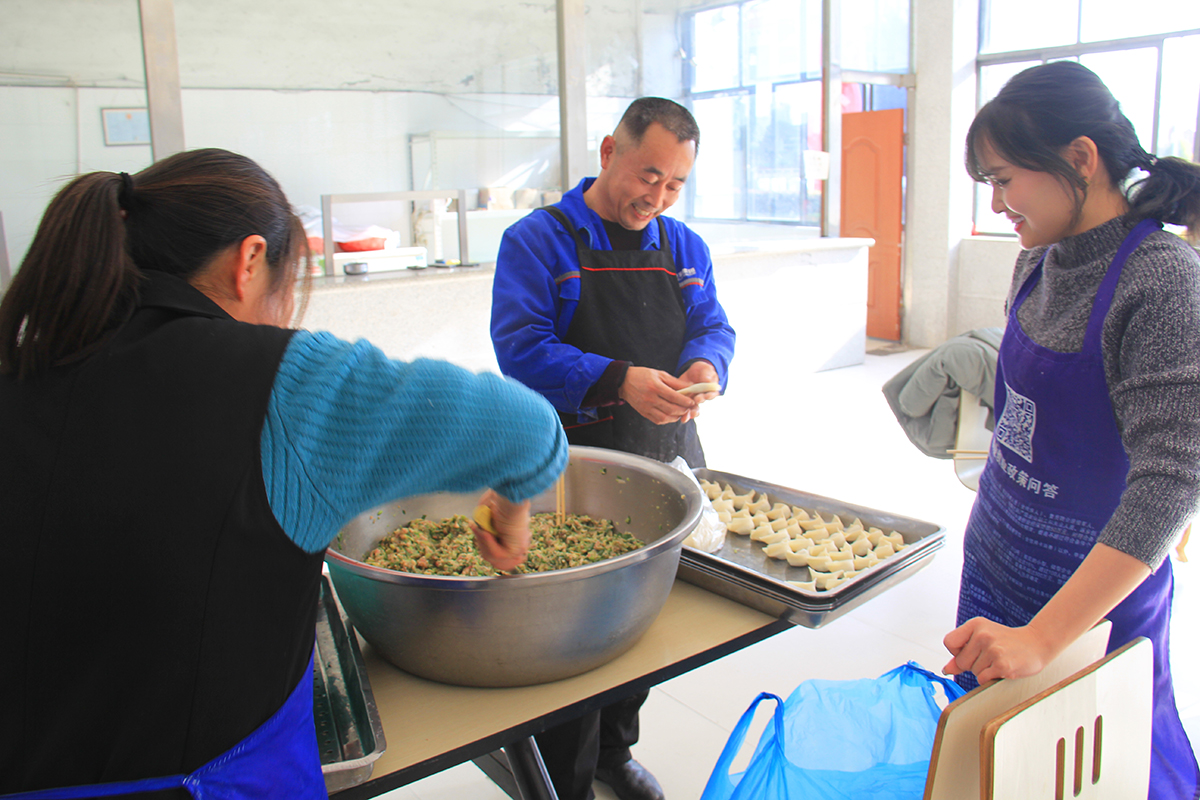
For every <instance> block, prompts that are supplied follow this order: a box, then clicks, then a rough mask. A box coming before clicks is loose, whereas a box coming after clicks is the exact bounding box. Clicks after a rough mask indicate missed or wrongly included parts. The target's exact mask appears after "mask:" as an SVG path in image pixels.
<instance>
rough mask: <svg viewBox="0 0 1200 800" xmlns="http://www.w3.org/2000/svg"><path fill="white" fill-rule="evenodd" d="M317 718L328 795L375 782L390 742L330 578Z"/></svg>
mask: <svg viewBox="0 0 1200 800" xmlns="http://www.w3.org/2000/svg"><path fill="white" fill-rule="evenodd" d="M313 718H314V720H315V721H316V724H317V746H318V748H319V749H320V751H321V772H322V773H323V774H324V776H325V789H326V791H329V792H334V791H339V790H341V789H348V788H350V787H351V786H357V785H358V784H360V783H362V782H364V781H366V780H367V779H368V778H370V777H371V771H372V770H373V769H374V768H375V761H376V760H377V759H378V758H379V757H380V756H381V755H383V751H384V750H385V749H387V742H386V741H385V740H384V737H383V723H382V722H381V721H380V719H379V709H378V708H377V707H376V706H375V695H374V694H373V693H372V692H371V684H370V682H369V681H368V680H367V669H366V667H365V666H364V664H363V658H362V653H361V652H360V651H359V649H358V636H357V634H355V632H354V629H353V628H352V627H351V626H350V622H349V620H347V618H346V613H345V611H343V610H342V604H341V602H340V601H339V600H338V598H337V593H336V592H334V590H333V584H332V583H331V582H330V580H329V574H328V573H326V574H324V575H322V576H321V597H320V602H319V605H318V607H317V650H316V656H315V658H314V659H313Z"/></svg>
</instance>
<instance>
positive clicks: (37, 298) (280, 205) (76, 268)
mask: <svg viewBox="0 0 1200 800" xmlns="http://www.w3.org/2000/svg"><path fill="white" fill-rule="evenodd" d="M255 234H257V235H260V236H262V237H263V238H264V239H266V242H267V264H268V266H269V267H270V269H271V287H272V290H273V291H279V290H281V289H283V288H285V287H288V286H289V285H290V283H291V282H293V281H294V280H295V279H296V275H297V270H298V267H299V262H300V260H301V258H302V257H304V258H305V260H307V257H308V243H307V240H306V238H305V235H304V229H303V226H302V225H301V224H300V221H299V219H298V218H297V217H296V215H295V214H293V213H292V210H291V206H290V205H289V204H288V201H287V198H286V197H285V196H284V194H283V190H282V189H281V188H280V187H279V184H278V183H277V182H276V181H275V179H274V178H272V177H271V176H270V175H269V174H268V173H267V172H266V170H264V169H263V168H262V167H260V166H259V165H258V164H256V163H255V162H254V161H252V160H250V159H249V158H246V157H245V156H241V155H238V154H236V153H231V152H229V151H227V150H217V149H208V150H193V151H190V152H185V153H178V154H176V155H173V156H171V157H170V158H167V159H164V160H163V161H159V162H158V163H156V164H153V165H152V166H150V167H147V168H146V169H144V170H142V171H141V172H139V173H138V174H137V175H135V176H132V177H131V176H129V175H126V174H125V173H119V174H118V173H114V172H92V173H89V174H87V175H82V176H80V177H78V178H76V179H75V180H73V181H71V182H70V183H68V184H67V185H66V186H65V187H63V188H62V190H60V191H59V193H58V194H57V195H56V196H55V197H54V199H53V200H52V201H51V202H50V205H49V207H47V209H46V213H45V215H44V216H43V217H42V221H41V224H40V225H39V226H38V230H37V233H36V234H35V235H34V238H33V242H32V244H31V245H30V247H29V252H28V253H27V254H26V256H25V259H24V261H23V262H22V263H21V269H20V270H18V272H17V274H16V276H15V277H14V278H13V281H12V284H11V285H10V286H9V288H8V291H7V293H6V294H5V296H4V299H3V301H2V302H0V374H3V373H8V374H16V375H17V376H18V377H25V376H27V375H33V374H36V373H38V372H40V371H42V370H45V369H48V368H49V367H51V366H54V365H56V364H59V363H63V362H64V361H67V360H73V359H76V358H81V357H84V356H86V355H87V354H88V353H89V352H91V350H92V349H93V348H94V347H96V346H97V345H98V344H99V343H100V342H101V341H103V339H104V338H105V336H106V335H107V334H108V333H109V332H111V331H112V330H114V329H115V328H117V327H119V326H120V325H121V324H123V323H124V322H125V321H126V320H128V319H129V317H130V315H131V314H132V313H133V310H134V308H135V307H136V305H137V299H138V285H139V283H140V281H141V277H142V272H143V271H144V270H159V271H161V272H167V273H170V274H172V275H177V276H179V277H181V278H185V279H186V278H189V277H191V276H194V275H196V274H197V273H199V272H201V271H202V270H203V268H204V267H206V266H207V265H208V264H209V263H210V262H211V261H212V259H213V258H214V257H216V256H217V255H218V254H219V253H220V252H221V251H223V250H225V249H226V248H228V247H230V246H232V245H235V244H237V243H239V242H241V241H242V240H244V239H245V238H246V237H247V236H252V235H255ZM305 272H306V273H307V270H305Z"/></svg>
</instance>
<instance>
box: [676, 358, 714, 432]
mask: <svg viewBox="0 0 1200 800" xmlns="http://www.w3.org/2000/svg"><path fill="white" fill-rule="evenodd" d="M719 377H720V376H718V375H717V370H716V368H715V367H713V365H712V364H710V363H708V362H707V361H696V362H694V363H693V364H692V365H691V366H690V367H688V368H687V370H686V371H685V372H684V373H683V374H682V375H680V376H679V378H680V380H682V381H683V382H684V383H685V384H687V385H688V386H691V385H692V384H694V383H717V382H718V379H719ZM720 396H721V393H720V392H704V393H703V394H694V395H692V400H693V401H695V408H693V409H692V410H690V411H689V412H688V413H687V414H685V415H684V416H683V417H682V418H681V419H680V421H681V422H687V421H688V420H689V419H695V418H696V417H698V416H700V404H701V403H704V402H706V401H708V400H712V399H713V398H715V397H720Z"/></svg>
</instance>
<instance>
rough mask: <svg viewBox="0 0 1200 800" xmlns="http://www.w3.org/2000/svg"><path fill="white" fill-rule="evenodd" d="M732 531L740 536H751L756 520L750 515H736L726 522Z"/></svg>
mask: <svg viewBox="0 0 1200 800" xmlns="http://www.w3.org/2000/svg"><path fill="white" fill-rule="evenodd" d="M725 526H726V527H727V528H728V529H729V532H730V533H736V534H737V535H738V536H749V535H750V532H751V531H753V530H754V521H753V520H751V519H750V518H749V517H738V516H735V517H733V518H732V519H730V520H729V522H727V523H725Z"/></svg>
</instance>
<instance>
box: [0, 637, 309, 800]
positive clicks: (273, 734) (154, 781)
mask: <svg viewBox="0 0 1200 800" xmlns="http://www.w3.org/2000/svg"><path fill="white" fill-rule="evenodd" d="M312 671H313V664H312V660H311V659H309V662H308V669H307V670H306V671H305V673H304V677H303V678H301V679H300V683H299V684H298V685H297V686H296V688H295V689H293V690H292V693H291V695H290V696H289V697H288V699H287V700H286V701H285V702H284V704H283V706H282V707H281V708H280V709H279V710H278V711H276V712H275V713H274V714H273V715H272V716H271V718H270V719H268V720H267V721H266V722H264V723H263V724H262V725H260V726H259V727H258V728H257V729H256V730H255V731H254V732H253V733H251V734H250V735H249V736H247V737H246V738H245V739H243V740H242V741H241V742H239V743H238V744H237V745H235V746H234V747H233V748H232V749H231V750H229V751H227V752H225V753H224V754H222V755H220V756H217V757H216V758H214V759H213V760H212V761H210V762H208V763H207V764H205V765H204V766H202V767H200V768H199V769H197V770H196V771H195V772H192V773H190V774H188V775H171V776H168V777H165V778H146V779H143V780H136V781H122V782H114V783H95V784H91V785H89V786H67V787H64V788H61V789H43V790H39V791H34V792H18V793H17V794H6V795H0V798H3V800H76V799H82V798H96V797H110V796H112V795H121V794H131V793H134V792H154V791H162V790H164V789H176V788H180V787H182V788H184V789H187V790H188V792H189V793H191V795H192V797H194V798H196V800H311V799H314V798H321V800H325V798H328V796H329V794H328V792H326V791H325V779H324V777H323V776H322V774H321V755H320V753H319V752H318V750H317V735H316V725H315V723H314V722H313V695H312ZM64 758H70V753H65V754H64Z"/></svg>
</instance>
